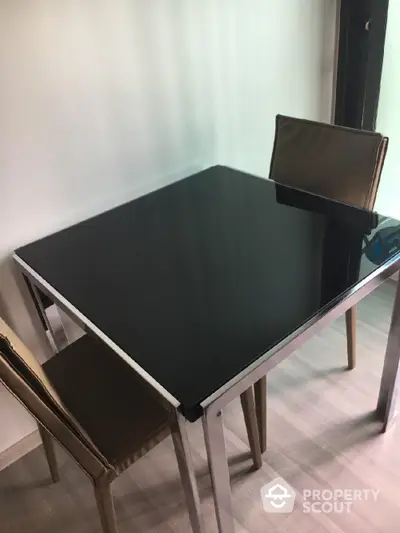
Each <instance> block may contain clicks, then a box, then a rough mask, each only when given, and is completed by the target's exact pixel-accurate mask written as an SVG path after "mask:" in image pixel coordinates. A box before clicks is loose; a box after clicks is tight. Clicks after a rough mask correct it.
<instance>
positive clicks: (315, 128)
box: [255, 115, 388, 452]
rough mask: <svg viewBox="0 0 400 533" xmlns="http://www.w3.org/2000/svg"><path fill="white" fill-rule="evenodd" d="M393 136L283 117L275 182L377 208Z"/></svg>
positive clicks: (351, 327) (350, 319)
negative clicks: (381, 179)
mask: <svg viewBox="0 0 400 533" xmlns="http://www.w3.org/2000/svg"><path fill="white" fill-rule="evenodd" d="M387 146H388V138H387V137H383V136H382V135H381V134H379V133H375V132H370V131H363V130H358V129H352V128H345V127H342V126H335V125H331V124H323V123H321V122H313V121H311V120H303V119H298V118H292V117H286V116H283V115H277V117H276V129H275V142H274V148H273V153H272V159H271V167H270V174H269V178H270V179H271V180H273V181H276V182H277V183H281V184H283V185H288V186H290V187H294V188H297V189H301V190H304V191H307V192H311V193H314V194H318V195H320V196H324V197H326V198H329V199H333V200H338V201H341V202H344V203H347V204H350V205H354V206H356V207H360V208H363V209H368V210H372V209H373V207H374V203H375V198H376V193H377V191H378V185H379V181H380V177H381V172H382V168H383V164H384V161H385V156H386V151H387ZM346 330H347V356H348V366H349V369H352V368H354V366H355V361H356V357H355V347H356V339H355V335H356V308H355V307H353V308H351V309H349V310H348V311H347V312H346ZM255 398H256V409H257V413H258V422H259V432H260V439H261V451H262V452H264V451H265V449H266V422H265V420H266V403H265V402H266V379H265V378H264V379H262V380H260V382H258V383H257V384H256V385H255Z"/></svg>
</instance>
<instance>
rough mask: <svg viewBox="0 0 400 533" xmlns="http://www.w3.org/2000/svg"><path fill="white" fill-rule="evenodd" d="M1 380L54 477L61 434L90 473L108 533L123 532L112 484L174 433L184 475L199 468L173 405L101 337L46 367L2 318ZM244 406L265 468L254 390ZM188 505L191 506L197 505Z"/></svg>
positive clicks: (244, 398)
mask: <svg viewBox="0 0 400 533" xmlns="http://www.w3.org/2000/svg"><path fill="white" fill-rule="evenodd" d="M0 383H3V384H4V385H5V386H6V388H7V389H8V390H9V391H10V392H11V393H12V394H13V395H14V396H15V397H16V398H17V399H18V400H19V401H20V402H21V403H22V404H23V405H24V406H25V407H26V409H27V410H28V411H29V412H30V413H31V414H32V415H33V416H34V418H35V419H36V420H37V422H38V426H39V431H40V435H41V438H42V442H43V447H44V451H45V455H46V458H47V461H48V464H49V468H50V472H51V476H52V479H53V481H54V482H56V481H58V480H59V473H58V469H57V463H56V456H55V453H54V448H53V439H55V440H56V441H58V442H59V444H61V446H62V447H63V448H65V449H66V450H67V451H68V452H69V454H70V455H71V456H72V457H73V458H74V459H75V461H76V462H77V463H78V465H79V466H80V467H81V468H82V469H83V471H84V472H85V473H86V474H87V475H88V476H89V478H90V479H91V481H92V483H93V485H94V491H95V497H96V503H97V507H98V511H99V514H100V519H101V524H102V528H103V532H104V533H117V525H116V517H115V511H114V504H113V499H112V494H111V482H112V481H113V480H114V479H115V478H116V477H117V476H118V475H119V474H121V473H122V472H123V471H124V470H126V469H127V468H128V467H129V466H130V465H132V464H133V463H134V462H135V461H137V460H138V459H140V458H141V457H142V456H143V455H145V454H146V453H147V452H148V451H150V450H151V449H152V448H153V447H154V446H156V445H157V444H158V443H160V442H161V441H162V440H163V439H164V438H165V437H166V436H168V435H169V434H170V433H171V432H172V437H173V442H174V446H175V452H176V455H177V459H178V466H179V470H180V474H181V477H182V480H183V481H184V483H185V484H186V485H188V484H189V482H188V479H189V477H190V475H191V473H190V472H189V471H188V470H187V468H186V466H185V462H184V460H183V456H182V441H181V439H180V436H179V432H178V428H177V426H176V424H177V423H176V421H175V419H174V417H171V416H170V414H169V412H168V406H164V405H162V404H161V403H160V398H159V397H158V395H157V397H156V396H155V394H156V393H154V391H153V390H152V389H151V387H149V386H148V385H147V384H146V383H145V382H144V380H142V379H141V378H140V377H138V376H137V375H136V374H135V372H134V371H133V370H131V369H130V368H129V367H128V366H127V365H126V363H125V362H124V361H122V359H120V358H119V357H118V356H117V355H116V354H115V353H114V352H113V351H112V350H110V349H109V348H108V347H107V346H106V345H105V344H104V343H102V342H100V341H98V340H97V339H95V338H92V337H91V336H89V335H85V336H83V337H81V338H80V339H79V340H77V341H75V342H74V343H73V344H71V345H69V346H67V347H66V348H65V349H63V350H62V351H61V352H59V353H57V354H56V355H55V356H54V357H52V358H51V359H49V360H48V361H47V362H45V363H44V364H43V365H42V366H41V365H40V364H39V363H38V361H37V360H36V359H35V357H34V356H33V354H32V353H31V352H30V351H29V350H28V349H27V348H26V347H25V346H24V344H23V343H22V342H21V341H20V340H19V339H18V337H17V336H16V335H15V333H14V332H13V331H12V330H11V329H10V328H9V327H8V326H7V324H6V323H5V322H4V321H3V320H2V319H1V318H0ZM242 405H243V407H244V410H245V420H246V426H247V428H248V430H249V428H250V432H249V435H251V438H250V444H251V447H252V450H253V460H254V462H255V465H256V466H257V467H260V466H261V452H260V447H259V438H258V432H257V420H256V417H255V410H254V400H253V392H252V389H249V390H248V391H246V392H245V393H244V394H243V395H242ZM254 450H255V451H256V452H257V453H256V456H254ZM192 496H193V495H192ZM194 497H195V496H193V498H194ZM188 505H189V511H190V510H191V509H193V508H194V507H193V506H195V505H196V502H194V500H191V501H188ZM194 514H195V513H194ZM194 514H193V516H192V517H191V518H192V521H193V520H196V521H197V523H196V530H200V528H201V525H199V522H198V515H197V514H196V516H194ZM192 523H193V522H192Z"/></svg>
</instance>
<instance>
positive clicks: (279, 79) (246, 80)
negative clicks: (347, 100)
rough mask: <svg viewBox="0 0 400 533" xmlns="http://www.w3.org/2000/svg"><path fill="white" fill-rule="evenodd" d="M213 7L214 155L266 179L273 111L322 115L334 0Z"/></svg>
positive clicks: (243, 1) (326, 114)
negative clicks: (218, 83) (217, 84)
mask: <svg viewBox="0 0 400 533" xmlns="http://www.w3.org/2000/svg"><path fill="white" fill-rule="evenodd" d="M220 4H221V9H220V13H219V16H220V27H221V28H223V31H221V32H220V35H219V38H220V43H219V44H220V47H221V49H222V51H223V53H222V60H221V63H220V65H219V67H220V71H221V79H222V80H223V83H222V87H221V90H220V94H219V99H220V104H219V110H220V112H219V114H218V117H219V123H218V155H219V158H220V160H221V161H222V162H224V163H226V164H229V165H231V166H233V167H235V168H240V169H243V170H247V171H250V172H253V173H255V174H258V175H260V176H265V177H267V176H268V173H269V164H270V157H271V152H272V144H273V139H274V131H275V116H276V114H277V113H281V114H287V115H292V116H296V117H304V118H309V119H315V120H325V121H329V120H330V111H331V98H332V94H331V93H332V91H331V89H332V76H333V70H334V62H333V57H334V40H335V31H334V30H335V19H336V0H275V1H265V0H222V1H221V2H220Z"/></svg>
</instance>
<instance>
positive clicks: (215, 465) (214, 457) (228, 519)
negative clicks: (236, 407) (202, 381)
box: [203, 405, 234, 533]
mask: <svg viewBox="0 0 400 533" xmlns="http://www.w3.org/2000/svg"><path fill="white" fill-rule="evenodd" d="M203 427H204V436H205V440H206V447H207V458H208V467H209V471H210V474H211V481H212V489H213V496H214V505H215V512H216V515H217V523H218V531H219V533H234V526H233V510H232V499H231V486H230V479H229V469H228V459H227V456H226V449H225V439H224V430H223V425H222V412H221V411H215V410H214V409H213V407H212V405H211V406H210V407H208V408H207V409H206V411H205V414H204V415H203Z"/></svg>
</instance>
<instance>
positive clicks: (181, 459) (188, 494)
mask: <svg viewBox="0 0 400 533" xmlns="http://www.w3.org/2000/svg"><path fill="white" fill-rule="evenodd" d="M171 428H172V440H173V442H174V448H175V454H176V459H177V461H178V467H179V473H180V476H181V480H182V485H183V490H184V492H185V498H186V505H187V507H188V512H189V517H190V522H191V524H192V529H193V533H205V529H204V523H203V517H202V514H201V506H200V497H199V492H198V487H197V482H196V476H195V472H194V468H193V462H192V455H191V453H190V446H189V441H188V437H187V431H186V421H185V418H184V417H183V415H181V414H180V413H179V412H178V411H175V412H174V413H173V421H172V424H171Z"/></svg>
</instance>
